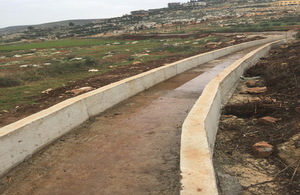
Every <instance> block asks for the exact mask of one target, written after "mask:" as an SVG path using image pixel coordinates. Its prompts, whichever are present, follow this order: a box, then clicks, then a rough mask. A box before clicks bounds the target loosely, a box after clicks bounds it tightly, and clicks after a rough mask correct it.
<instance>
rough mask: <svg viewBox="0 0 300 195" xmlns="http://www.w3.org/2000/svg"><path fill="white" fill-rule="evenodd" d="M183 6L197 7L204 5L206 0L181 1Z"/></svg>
mask: <svg viewBox="0 0 300 195" xmlns="http://www.w3.org/2000/svg"><path fill="white" fill-rule="evenodd" d="M182 5H183V7H198V6H206V2H205V1H203V0H191V1H190V2H187V3H183V4H182Z"/></svg>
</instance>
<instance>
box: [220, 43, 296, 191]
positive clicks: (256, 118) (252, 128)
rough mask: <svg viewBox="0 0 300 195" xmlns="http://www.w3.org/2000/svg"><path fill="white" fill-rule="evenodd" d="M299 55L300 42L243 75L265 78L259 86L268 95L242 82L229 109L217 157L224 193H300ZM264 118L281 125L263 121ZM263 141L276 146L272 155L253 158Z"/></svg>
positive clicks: (275, 52) (274, 51)
mask: <svg viewBox="0 0 300 195" xmlns="http://www.w3.org/2000/svg"><path fill="white" fill-rule="evenodd" d="M299 53H300V42H299V41H298V42H295V43H292V44H289V45H283V46H280V47H278V48H274V49H272V50H271V51H270V54H269V55H268V56H267V57H265V58H262V59H261V60H260V62H258V63H257V64H256V65H255V66H254V67H252V68H250V69H249V70H248V71H247V72H246V74H245V77H248V78H249V77H257V76H259V77H261V78H260V79H259V80H255V83H256V85H257V86H258V87H264V86H266V87H267V91H266V92H264V93H258V94H249V93H246V92H245V90H246V89H247V88H248V89H249V80H241V82H240V84H239V86H238V88H237V90H236V92H235V94H234V95H233V97H232V98H231V100H230V101H229V102H228V104H227V105H226V106H225V108H224V110H223V115H222V118H221V120H220V125H219V132H218V135H217V141H216V147H215V155H214V163H215V167H216V170H217V175H218V178H219V184H220V191H221V193H222V194H230V195H233V194H278V195H279V194H280V195H282V194H300V167H299V164H300V151H299V150H300V145H299V143H300V56H299ZM251 82H253V80H252V81H251ZM246 84H247V85H248V87H247V86H246ZM266 116H270V117H274V118H275V119H276V120H277V121H276V122H265V123H263V122H262V121H261V117H266ZM291 138H292V139H291ZM291 140H292V141H291ZM261 141H265V142H268V143H269V144H271V145H273V146H274V148H275V149H274V152H273V154H272V155H271V156H269V157H266V158H259V157H257V155H254V152H253V149H252V146H253V145H254V144H255V143H257V142H261ZM288 148H292V150H291V151H289V150H288ZM287 156H288V157H287Z"/></svg>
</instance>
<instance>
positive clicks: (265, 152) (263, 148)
mask: <svg viewBox="0 0 300 195" xmlns="http://www.w3.org/2000/svg"><path fill="white" fill-rule="evenodd" d="M252 150H253V153H254V155H255V156H256V157H259V158H266V157H269V156H270V155H271V154H272V153H273V151H274V147H273V146H272V145H271V144H269V143H268V142H265V141H262V142H257V143H255V144H254V145H253V146H252Z"/></svg>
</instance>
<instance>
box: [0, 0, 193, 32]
mask: <svg viewBox="0 0 300 195" xmlns="http://www.w3.org/2000/svg"><path fill="white" fill-rule="evenodd" d="M187 1H188V0H179V1H178V0H0V28H3V27H7V26H16V25H33V24H41V23H47V22H55V21H60V20H68V19H100V18H109V17H117V16H122V15H124V14H129V13H130V11H134V10H139V9H154V8H162V7H167V5H168V3H169V2H187Z"/></svg>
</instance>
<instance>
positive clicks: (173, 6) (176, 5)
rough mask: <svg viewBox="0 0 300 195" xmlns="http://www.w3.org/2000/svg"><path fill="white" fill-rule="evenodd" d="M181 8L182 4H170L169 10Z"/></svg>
mask: <svg viewBox="0 0 300 195" xmlns="http://www.w3.org/2000/svg"><path fill="white" fill-rule="evenodd" d="M180 7H181V3H177V2H176V3H168V8H169V9H174V8H180Z"/></svg>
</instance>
